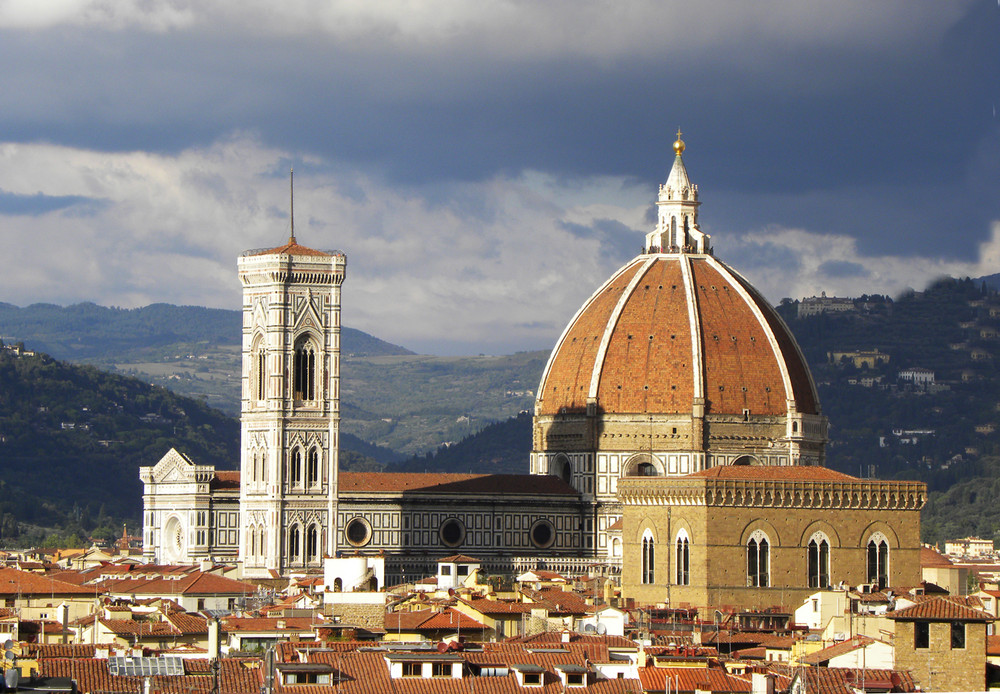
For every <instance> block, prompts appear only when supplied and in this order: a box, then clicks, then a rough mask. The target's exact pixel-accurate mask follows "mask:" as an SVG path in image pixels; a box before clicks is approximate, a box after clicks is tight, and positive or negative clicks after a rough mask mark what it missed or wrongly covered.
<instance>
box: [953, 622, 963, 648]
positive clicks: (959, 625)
mask: <svg viewBox="0 0 1000 694" xmlns="http://www.w3.org/2000/svg"><path fill="white" fill-rule="evenodd" d="M951 647H952V648H965V624H964V623H963V622H952V623H951Z"/></svg>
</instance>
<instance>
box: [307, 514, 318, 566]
mask: <svg viewBox="0 0 1000 694" xmlns="http://www.w3.org/2000/svg"><path fill="white" fill-rule="evenodd" d="M318 557H319V530H317V528H316V526H315V524H313V525H310V526H309V529H308V530H306V562H308V563H310V564H311V563H313V562H315V561H316V559H317V558H318Z"/></svg>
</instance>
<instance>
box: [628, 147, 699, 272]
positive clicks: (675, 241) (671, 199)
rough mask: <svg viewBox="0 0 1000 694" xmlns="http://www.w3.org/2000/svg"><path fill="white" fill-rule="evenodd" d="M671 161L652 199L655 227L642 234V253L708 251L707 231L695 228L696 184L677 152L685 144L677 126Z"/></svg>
mask: <svg viewBox="0 0 1000 694" xmlns="http://www.w3.org/2000/svg"><path fill="white" fill-rule="evenodd" d="M673 146H674V165H673V166H672V167H671V168H670V175H669V176H667V182H666V183H664V184H662V185H661V186H660V195H659V198H658V199H657V201H656V206H657V223H656V229H654V230H653V231H651V232H649V233H648V234H646V246H645V249H644V252H645V253H711V252H712V249H711V247H710V246H709V239H710V238H711V237H710V236H709V235H708V234H706V233H704V232H703V231H702V230H701V229H699V228H698V206H699V205H701V203H700V202H698V186H696V185H693V184H692V183H691V181H690V179H689V178H688V173H687V169H686V168H685V167H684V159H683V158H682V157H681V154H682V153H683V152H684V150H685V148H686V145H685V144H684V140H682V139H681V129H680V128H677V139H676V140H675V141H674V145H673Z"/></svg>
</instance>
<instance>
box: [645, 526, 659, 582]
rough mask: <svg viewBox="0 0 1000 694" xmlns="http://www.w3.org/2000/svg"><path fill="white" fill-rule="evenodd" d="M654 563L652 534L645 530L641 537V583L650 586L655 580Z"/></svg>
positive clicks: (654, 550)
mask: <svg viewBox="0 0 1000 694" xmlns="http://www.w3.org/2000/svg"><path fill="white" fill-rule="evenodd" d="M655 561H656V549H655V543H654V542H653V533H651V532H650V531H649V530H647V531H646V532H645V533H644V534H643V536H642V582H643V584H646V585H650V584H652V583H654V582H655V580H656V573H655V571H654V568H655Z"/></svg>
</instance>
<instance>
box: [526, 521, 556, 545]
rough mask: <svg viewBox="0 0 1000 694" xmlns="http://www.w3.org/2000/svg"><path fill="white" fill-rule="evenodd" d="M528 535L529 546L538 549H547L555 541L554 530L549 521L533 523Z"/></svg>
mask: <svg viewBox="0 0 1000 694" xmlns="http://www.w3.org/2000/svg"><path fill="white" fill-rule="evenodd" d="M528 533H529V536H530V538H531V544H533V545H534V546H535V547H537V548H538V549H548V548H549V547H551V546H552V545H553V544H554V543H555V541H556V529H555V527H553V525H552V523H551V521H548V520H546V519H545V518H541V519H539V520H537V521H535V523H534V524H533V525H532V526H531V530H529V531H528Z"/></svg>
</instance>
